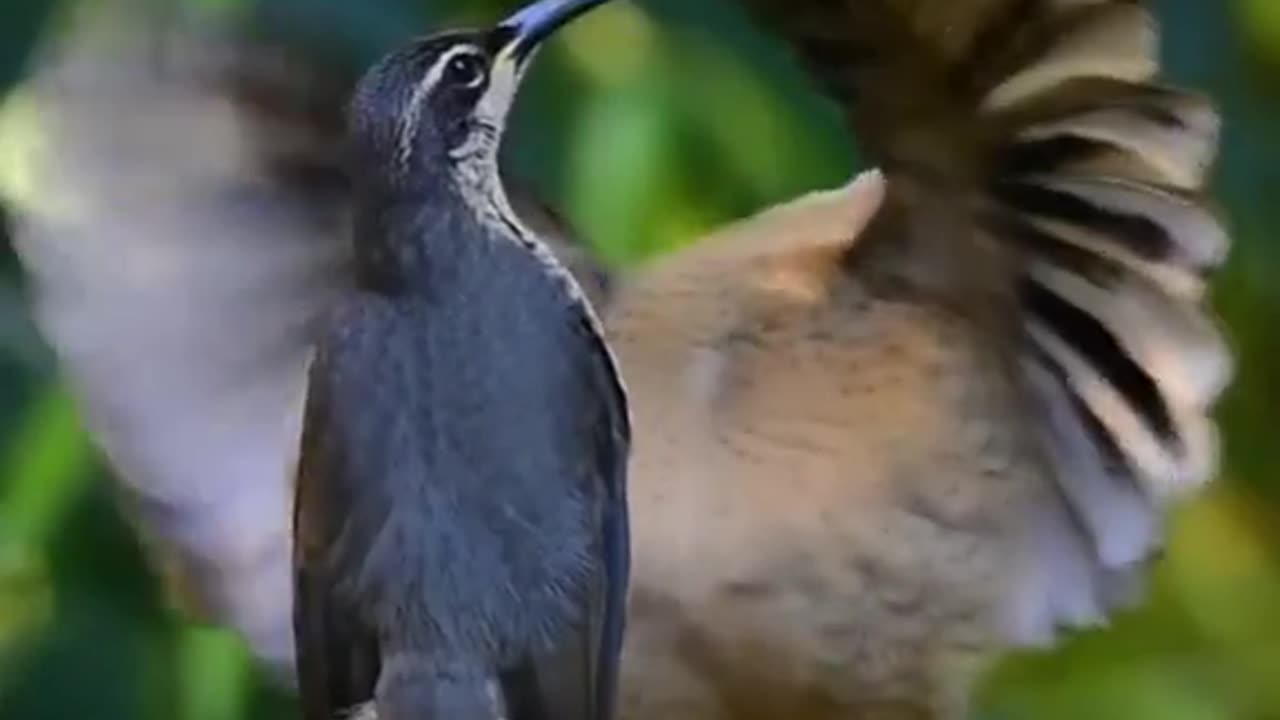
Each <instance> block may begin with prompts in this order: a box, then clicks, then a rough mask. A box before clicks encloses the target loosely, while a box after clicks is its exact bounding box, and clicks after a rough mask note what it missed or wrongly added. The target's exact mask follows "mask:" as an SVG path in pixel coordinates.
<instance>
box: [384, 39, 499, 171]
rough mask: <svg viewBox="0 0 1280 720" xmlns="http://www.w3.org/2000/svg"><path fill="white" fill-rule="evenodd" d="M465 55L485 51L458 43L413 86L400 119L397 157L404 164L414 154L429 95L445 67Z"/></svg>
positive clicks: (437, 60)
mask: <svg viewBox="0 0 1280 720" xmlns="http://www.w3.org/2000/svg"><path fill="white" fill-rule="evenodd" d="M463 55H477V56H481V57H483V56H484V53H483V52H482V51H481V50H480V49H479V48H477V47H475V46H474V45H458V46H457V47H452V48H449V49H448V50H446V51H445V52H443V53H441V54H440V57H438V58H436V62H435V64H433V65H432V66H431V69H430V70H428V71H427V72H426V74H425V75H423V76H422V80H420V81H419V82H418V84H417V85H415V86H414V88H413V94H412V95H411V96H410V97H409V103H408V105H407V106H406V112H405V114H404V118H403V119H401V121H400V126H399V132H398V135H397V143H398V144H397V147H398V149H399V152H398V153H397V159H398V161H399V162H400V164H401V165H402V166H404V165H407V164H408V163H409V160H410V159H411V157H412V155H413V139H414V137H416V136H417V134H418V124H419V123H421V122H422V107H423V104H424V103H426V101H427V97H428V96H430V95H431V91H432V90H434V89H435V87H436V86H437V85H439V84H440V78H442V77H444V72H445V68H447V67H449V63H450V62H452V61H453V60H454V59H455V58H458V57H461V56H463Z"/></svg>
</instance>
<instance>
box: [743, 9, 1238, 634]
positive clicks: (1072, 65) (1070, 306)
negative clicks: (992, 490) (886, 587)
mask: <svg viewBox="0 0 1280 720" xmlns="http://www.w3.org/2000/svg"><path fill="white" fill-rule="evenodd" d="M743 1H744V2H745V3H746V4H747V5H748V6H749V7H750V8H751V9H752V10H753V11H754V12H755V13H756V14H757V15H758V16H760V17H762V18H764V19H765V20H766V21H767V22H768V25H769V27H771V28H775V29H777V30H778V31H780V32H781V34H782V35H783V36H784V37H785V38H786V39H787V40H789V41H790V42H791V43H792V45H793V46H794V47H795V49H796V50H797V52H798V54H799V56H800V57H801V59H802V61H804V62H805V63H806V64H807V65H808V66H809V67H810V68H811V70H812V71H813V73H814V74H815V75H816V76H817V77H818V78H819V80H820V81H821V84H822V85H823V86H824V87H825V89H826V90H827V91H828V93H829V94H830V95H832V96H833V97H834V98H835V99H836V100H837V101H838V102H840V103H841V105H842V106H843V108H844V109H846V110H847V111H848V116H849V119H850V121H851V124H852V126H853V128H854V129H855V130H856V132H857V134H858V139H859V141H860V142H862V143H863V145H864V149H865V151H866V153H867V155H868V156H869V157H870V158H871V159H872V160H873V161H874V162H875V163H876V164H877V165H879V166H881V167H882V168H884V170H885V172H886V175H887V178H888V182H889V188H890V194H891V197H892V195H893V193H894V192H895V190H894V188H895V186H897V187H899V188H902V187H910V188H911V192H912V193H913V194H914V195H917V196H918V195H920V194H923V195H924V196H925V197H926V199H927V198H929V197H930V196H932V197H935V198H937V199H939V200H942V202H940V203H939V204H940V205H951V206H953V207H954V206H958V207H960V208H963V210H962V213H963V217H964V218H965V219H966V221H968V225H969V229H970V232H968V234H969V235H973V236H980V237H983V238H986V239H989V240H994V241H995V243H994V244H995V245H997V246H1000V247H1003V248H1007V251H1006V252H1007V255H1006V257H1009V258H1012V262H1011V263H1010V264H1009V266H1008V268H1007V270H1006V271H1005V272H1004V275H1003V276H1002V277H1004V279H1005V280H1006V281H1007V292H1008V297H1010V298H1013V299H1014V302H1015V303H1016V309H1015V315H1016V317H1017V319H1018V323H1017V325H1018V326H1019V329H1018V333H1019V336H1020V337H1019V339H1020V342H1021V346H1020V347H1021V350H1020V353H1019V356H1020V357H1019V360H1020V363H1021V367H1022V370H1023V372H1024V378H1023V379H1024V380H1025V383H1026V387H1027V388H1028V391H1029V395H1030V397H1031V398H1032V400H1033V402H1034V405H1035V406H1036V408H1037V410H1038V411H1039V412H1040V413H1041V414H1042V418H1041V419H1042V426H1043V428H1044V431H1045V437H1046V439H1047V441H1048V442H1047V452H1048V454H1049V456H1050V457H1051V459H1052V461H1053V463H1054V465H1055V466H1056V469H1057V475H1058V480H1059V482H1058V485H1059V488H1060V490H1061V496H1062V497H1063V498H1064V499H1065V500H1066V502H1065V503H1064V504H1063V506H1064V507H1065V508H1069V515H1070V517H1069V518H1066V517H1064V518H1061V519H1062V520H1063V521H1064V522H1063V526H1064V527H1071V528H1073V532H1074V535H1075V541H1076V544H1077V547H1076V550H1075V551H1073V552H1076V553H1077V554H1080V555H1082V556H1084V558H1083V559H1084V561H1085V563H1086V564H1087V570H1088V573H1089V577H1087V578H1084V579H1085V580H1091V582H1086V583H1076V584H1077V585H1080V586H1083V587H1085V588H1086V590H1087V596H1080V597H1078V598H1077V599H1076V600H1074V601H1072V600H1063V599H1061V598H1059V599H1056V600H1054V599H1050V598H1047V597H1045V598H1042V600H1041V603H1040V606H1039V607H1038V608H1034V609H1027V608H1024V609H1023V611H1022V612H1023V617H1022V619H1021V620H1020V621H1019V623H1018V625H1019V627H1018V628H1017V629H1016V630H1015V635H1017V636H1018V638H1019V639H1032V638H1030V637H1029V636H1035V637H1034V639H1040V637H1041V636H1042V635H1043V634H1044V632H1046V631H1047V630H1049V629H1051V627H1052V625H1054V624H1059V623H1062V622H1083V621H1089V620H1093V619H1096V617H1097V616H1098V615H1099V614H1100V613H1101V612H1104V611H1105V610H1106V609H1107V606H1108V605H1109V604H1110V601H1111V596H1112V594H1113V592H1114V591H1115V589H1116V587H1117V586H1118V585H1120V584H1124V583H1119V582H1118V581H1120V580H1127V579H1129V578H1130V577H1131V576H1132V575H1133V571H1134V570H1136V569H1138V568H1139V567H1140V566H1141V565H1142V562H1141V561H1143V560H1144V559H1146V558H1147V557H1148V556H1149V555H1151V553H1152V552H1153V551H1154V549H1155V547H1156V545H1157V544H1158V543H1157V532H1158V529H1157V525H1158V517H1159V510H1160V509H1161V508H1162V507H1163V506H1164V505H1165V503H1166V501H1169V500H1170V499H1174V498H1178V497H1181V496H1183V495H1185V494H1186V493H1187V492H1188V491H1190V490H1192V489H1194V488H1196V487H1198V486H1200V485H1201V484H1203V483H1204V482H1205V481H1206V480H1207V479H1209V478H1210V477H1211V476H1212V475H1213V474H1214V473H1215V471H1216V468H1217V442H1216V432H1215V425H1214V423H1213V422H1212V420H1211V418H1210V411H1211V407H1212V405H1213V404H1214V402H1215V401H1216V399H1217V398H1218V396H1219V394H1220V393H1221V392H1222V390H1223V388H1224V386H1225V384H1226V383H1227V381H1228V379H1229V376H1230V374H1231V357H1230V354H1229V351H1228V350H1227V348H1226V347H1225V344H1224V342H1223V340H1222V338H1221V336H1220V333H1219V331H1218V329H1217V328H1216V326H1215V323H1214V321H1213V319H1212V318H1211V317H1210V315H1209V313H1208V311H1207V310H1206V308H1205V304H1204V295H1205V286H1206V281H1207V280H1208V278H1209V276H1210V274H1211V273H1212V272H1213V271H1214V270H1215V269H1216V268H1218V266H1219V265H1220V264H1221V263H1222V262H1223V260H1224V258H1225V256H1226V254H1227V250H1228V238H1227V234H1226V232H1225V230H1224V228H1223V225H1222V223H1221V222H1220V221H1219V219H1218V218H1217V217H1215V215H1214V211H1213V210H1212V209H1211V207H1210V204H1209V202H1208V201H1207V200H1206V198H1205V195H1204V190H1205V184H1206V177H1207V173H1208V170H1209V168H1210V165H1211V163H1212V161H1213V160H1214V157H1215V154H1216V151H1217V140H1218V130H1219V117H1218V115H1217V114H1216V112H1215V110H1214V109H1213V107H1212V106H1211V105H1210V103H1209V102H1208V101H1207V100H1206V99H1205V98H1203V97H1201V96H1200V95H1197V94H1195V93H1193V92H1189V91H1186V90H1183V89H1179V88H1175V87H1170V86H1167V85H1164V84H1162V83H1161V82H1160V80H1159V79H1158V74H1159V71H1160V64H1159V59H1158V33H1157V24H1156V21H1155V19H1154V17H1153V16H1152V14H1151V13H1150V11H1149V10H1148V9H1146V8H1145V7H1143V5H1142V4H1141V3H1140V2H1137V1H1136V0H786V1H785V2H784V1H782V0H743ZM911 212H915V213H917V214H919V213H928V212H930V209H929V207H928V206H918V207H916V208H914V209H913V210H911ZM913 219H914V218H913ZM909 224H910V223H909ZM936 228H937V226H936V225H935V226H933V229H935V230H936ZM961 235H962V233H960V232H956V233H955V236H956V238H955V242H958V243H960V242H965V240H964V239H963V237H961ZM959 271H960V272H962V273H972V272H974V271H975V270H974V268H972V267H962V268H960V270H959ZM1050 524H1052V523H1047V524H1044V525H1042V527H1041V528H1039V532H1043V533H1049V532H1050V531H1049V530H1048V529H1046V528H1047V527H1048V525H1050ZM1039 540H1040V541H1043V540H1045V538H1040V539H1039ZM1047 542H1048V546H1050V549H1049V550H1048V551H1047V552H1048V553H1050V554H1049V555H1046V556H1045V558H1043V559H1044V560H1045V562H1054V563H1056V564H1057V565H1058V567H1057V568H1056V571H1059V572H1060V571H1062V570H1063V568H1062V567H1061V565H1062V564H1063V563H1064V562H1068V561H1067V560H1065V559H1063V558H1064V557H1065V556H1064V554H1063V553H1062V552H1061V550H1062V547H1063V542H1061V541H1059V540H1054V539H1052V538H1049V539H1048V541H1047ZM1054 558H1057V559H1056V560H1055V559H1054ZM1047 572H1048V574H1049V575H1052V574H1053V573H1054V572H1055V570H1047ZM1067 574H1068V575H1069V573H1067ZM1045 582H1047V583H1050V584H1052V582H1053V581H1051V580H1045ZM1057 582H1059V583H1060V584H1066V583H1070V582H1072V580H1070V579H1068V580H1065V581H1063V580H1059V581H1057ZM1057 590H1063V588H1061V587H1059V588H1057ZM1055 591H1056V590H1055V589H1054V588H1050V587H1046V588H1045V589H1043V591H1042V592H1043V593H1045V594H1051V593H1053V592H1055ZM1032 592H1033V593H1034V592H1035V591H1032ZM1070 594H1071V592H1070V591H1066V595H1064V596H1063V597H1066V596H1069V595H1070ZM1076 594H1077V595H1079V593H1078V592H1077V593H1076ZM1033 604H1034V603H1033Z"/></svg>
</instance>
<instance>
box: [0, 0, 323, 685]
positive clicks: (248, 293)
mask: <svg viewBox="0 0 1280 720" xmlns="http://www.w3.org/2000/svg"><path fill="white" fill-rule="evenodd" d="M76 9H77V13H79V14H77V15H76V16H75V17H74V18H72V23H71V25H70V32H69V34H67V35H66V36H65V37H63V38H61V39H60V40H59V41H58V42H56V43H54V44H53V45H52V46H50V47H48V48H46V50H45V53H44V54H43V55H42V56H41V57H39V58H38V62H37V64H36V68H35V73H34V75H33V77H32V79H31V80H30V81H29V82H28V84H27V85H26V86H25V87H24V88H23V92H24V93H26V97H28V98H30V99H31V100H32V101H33V104H34V108H35V111H36V112H37V113H38V114H39V118H40V135H41V137H40V138H38V139H39V140H40V142H39V144H38V146H37V150H36V153H35V160H36V162H35V165H34V173H35V174H34V177H33V178H32V180H33V182H34V184H35V188H36V190H37V192H36V193H34V195H33V198H32V199H33V202H32V203H31V204H28V205H26V206H25V207H23V208H22V212H21V216H20V221H19V224H18V227H17V232H16V233H15V236H16V241H17V249H18V252H19V255H20V258H21V260H22V263H23V265H24V268H25V269H26V271H27V272H28V275H29V277H30V280H31V293H32V301H33V303H34V306H35V312H36V315H37V318H38V321H39V324H40V327H41V329H42V330H43V332H44V335H45V337H46V338H47V340H48V341H49V343H50V344H51V345H52V346H53V348H54V350H55V351H56V353H57V356H58V359H59V361H60V364H61V369H62V371H63V373H64V375H65V377H66V379H67V381H68V383H69V384H70V387H71V389H72V391H73V393H74V394H75V397H76V399H77V401H78V402H79V404H80V407H81V410H82V413H83V415H84V421H85V424H86V426H87V428H88V429H89V431H90V432H91V434H92V436H93V438H94V440H95V441H96V442H97V444H98V445H99V446H100V447H101V448H102V449H103V450H104V451H105V454H106V456H107V458H108V459H109V461H110V463H111V465H112V466H113V469H114V470H115V471H116V476H117V477H118V478H119V479H120V481H121V483H122V484H123V486H124V487H125V488H126V489H127V490H128V493H127V494H126V495H127V497H126V500H127V501H129V502H128V504H129V505H130V508H129V509H130V515H131V516H133V517H136V518H137V519H138V520H139V524H140V527H141V529H142V530H143V531H144V533H143V534H144V536H145V537H146V539H147V540H149V541H151V542H150V543H149V546H150V547H149V549H150V550H152V551H153V557H155V556H159V558H160V559H161V562H162V563H163V564H164V565H166V566H167V568H166V569H168V570H171V571H173V572H174V574H176V576H177V578H178V580H179V584H180V585H182V586H183V588H182V589H183V594H184V595H185V596H186V597H185V598H184V599H185V600H187V601H189V602H193V604H195V605H196V606H198V608H199V609H200V610H201V611H203V614H205V615H206V616H207V617H209V618H210V619H213V620H215V621H217V622H219V623H221V624H227V625H230V626H231V627H233V628H235V629H236V630H238V631H240V632H241V633H242V634H243V635H244V636H246V637H247V639H248V640H249V641H250V643H251V644H252V646H253V648H254V649H255V651H256V653H257V654H258V655H259V656H260V657H263V658H264V659H266V660H268V661H269V662H271V663H272V665H273V666H275V667H276V668H278V669H279V670H280V671H281V672H282V674H285V675H291V674H292V673H291V671H290V667H289V666H290V661H291V655H292V638H291V636H290V632H289V623H288V612H289V598H290V597H291V592H290V582H289V570H288V568H289V541H288V534H287V532H288V501H289V496H290V487H289V483H288V481H287V474H288V472H289V460H290V455H291V450H292V448H293V447H294V446H296V444H297V428H298V423H299V419H300V418H299V414H300V409H301V408H300V405H299V403H298V399H299V398H300V391H301V385H302V380H303V366H304V363H305V359H306V356H307V349H308V345H309V343H310V336H311V328H312V325H313V323H314V321H315V319H316V318H317V316H318V315H319V313H321V312H322V311H323V310H324V308H325V307H326V306H327V305H328V304H329V303H331V302H332V301H333V299H334V298H335V297H336V296H337V295H338V294H340V293H341V292H342V291H343V289H344V287H345V286H346V276H347V273H346V271H345V266H346V262H347V254H348V251H347V245H346V239H345V226H346V221H345V209H344V202H343V194H344V190H343V181H342V176H341V174H340V173H338V172H337V170H336V168H335V166H334V165H333V163H334V161H335V160H336V148H337V146H338V142H339V139H340V136H338V135H336V134H335V133H336V132H337V130H338V129H339V128H338V126H333V125H332V124H330V126H328V127H327V129H325V130H321V129H319V128H317V129H314V130H313V131H311V132H307V131H304V130H303V129H302V128H303V127H310V126H307V124H306V123H301V122H299V123H296V124H295V126H294V127H293V129H292V130H290V131H288V132H280V133H278V134H271V133H269V132H265V131H266V130H267V129H268V128H270V127H277V126H279V125H284V126H288V125H289V121H290V120H291V119H292V118H290V117H288V116H283V117H281V116H274V115H272V114H271V113H270V112H269V111H267V110H266V109H263V110H262V111H261V113H260V115H259V116H255V115H254V113H253V112H249V111H247V110H246V107H244V106H241V105H237V103H236V102H233V101H232V99H231V98H229V97H228V90H227V88H226V86H225V84H224V83H225V81H226V79H227V77H228V73H230V74H235V73H238V72H240V71H241V70H243V71H245V72H246V73H249V74H256V75H261V76H265V77H267V78H269V79H275V80H278V81H279V82H280V84H281V87H280V90H281V92H280V94H279V98H280V100H281V102H282V103H283V104H284V105H286V106H288V105H290V104H291V103H292V96H291V95H290V94H289V92H288V91H289V90H290V89H291V88H294V87H295V86H296V87H297V88H300V89H303V90H307V89H308V88H309V90H307V92H311V93H314V94H319V95H323V94H325V92H324V91H322V88H325V85H324V83H323V81H322V78H319V77H315V76H311V77H307V76H304V75H302V74H300V73H302V72H303V71H304V70H305V68H293V67H290V66H289V65H287V64H286V63H285V62H284V60H283V58H280V57H273V56H272V55H271V54H270V53H261V54H255V53H252V52H250V51H249V50H248V49H247V48H241V47H240V46H238V45H235V44H234V43H232V42H230V41H229V40H227V39H226V38H217V37H214V36H213V35H208V36H202V35H200V34H199V33H197V32H194V30H193V27H192V26H186V25H183V24H182V23H179V22H176V20H178V17H177V15H178V13H179V12H180V11H179V10H178V9H177V8H170V9H169V13H170V14H169V15H166V14H165V11H163V10H161V9H159V8H158V7H156V6H155V4H154V3H139V2H133V1H132V0H120V1H113V2H106V3H79V4H77V8H76ZM286 86H287V87H286ZM329 92H330V94H331V96H332V101H331V102H332V104H333V105H334V107H333V108H332V110H333V116H334V117H335V118H336V117H339V114H338V113H340V102H341V98H342V94H341V92H340V88H339V89H337V90H334V89H329ZM246 103H247V101H246ZM268 136H269V137H268ZM281 138H284V140H287V142H285V141H284V140H281Z"/></svg>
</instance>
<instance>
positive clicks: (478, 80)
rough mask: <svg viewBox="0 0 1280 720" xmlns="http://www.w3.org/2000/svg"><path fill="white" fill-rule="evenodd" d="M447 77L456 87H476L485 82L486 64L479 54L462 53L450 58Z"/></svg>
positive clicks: (446, 69) (446, 71)
mask: <svg viewBox="0 0 1280 720" xmlns="http://www.w3.org/2000/svg"><path fill="white" fill-rule="evenodd" d="M444 70H445V78H446V79H447V80H448V82H449V84H450V85H453V86H455V87H464V88H476V87H480V86H481V85H482V84H484V81H485V64H484V60H483V59H481V57H480V56H479V55H474V54H472V53H462V54H459V55H454V56H453V57H451V58H449V64H448V65H446V66H445V69H444Z"/></svg>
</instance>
